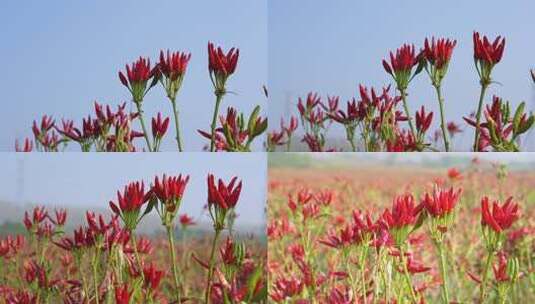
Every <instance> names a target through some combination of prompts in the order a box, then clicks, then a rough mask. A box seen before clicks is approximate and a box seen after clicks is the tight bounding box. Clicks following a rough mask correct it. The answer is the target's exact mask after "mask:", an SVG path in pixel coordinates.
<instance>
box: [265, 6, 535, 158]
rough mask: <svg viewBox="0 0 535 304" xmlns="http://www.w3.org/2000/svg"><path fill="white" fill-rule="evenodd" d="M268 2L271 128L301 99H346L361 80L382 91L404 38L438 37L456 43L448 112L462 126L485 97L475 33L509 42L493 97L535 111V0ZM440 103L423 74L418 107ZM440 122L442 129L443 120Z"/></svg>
mask: <svg viewBox="0 0 535 304" xmlns="http://www.w3.org/2000/svg"><path fill="white" fill-rule="evenodd" d="M327 3H328V4H327ZM268 7H269V8H268V9H269V17H268V20H269V21H268V22H269V26H268V27H269V34H268V36H269V53H268V54H269V55H268V56H269V72H268V75H269V85H270V94H271V100H272V101H271V102H270V105H269V106H270V107H269V111H270V119H271V121H275V122H276V123H272V124H271V125H270V126H271V128H277V127H278V121H279V119H280V117H287V116H288V114H289V113H297V110H296V109H295V105H296V104H297V97H298V96H305V95H306V93H307V92H309V91H317V92H319V93H321V94H322V95H323V96H326V95H327V94H330V95H340V96H341V101H343V103H344V104H345V102H346V101H347V100H348V99H349V98H351V97H353V96H355V95H356V94H357V88H358V84H359V83H362V84H365V85H366V86H368V87H369V86H374V87H379V88H380V87H382V86H384V85H388V84H389V83H392V81H391V78H390V75H388V74H387V73H386V72H385V71H384V69H383V67H382V65H381V60H382V59H383V58H385V57H386V56H387V55H388V52H389V51H390V50H395V49H396V48H398V47H399V46H401V45H402V44H403V43H406V42H410V43H414V44H415V45H416V46H417V47H421V46H422V45H423V41H424V39H425V38H426V37H431V36H433V35H435V36H437V37H449V38H453V39H456V40H457V47H456V48H455V50H454V53H453V58H452V62H451V65H450V70H449V72H448V75H447V76H446V78H445V80H444V82H443V91H444V97H445V103H446V117H447V118H448V120H454V121H456V122H458V123H459V122H461V117H462V116H463V115H467V114H469V113H470V112H472V111H474V110H475V108H476V106H477V99H478V96H479V83H478V78H477V73H476V71H475V68H474V64H473V57H472V56H473V52H472V47H473V46H472V32H473V31H474V30H477V31H480V32H481V33H482V34H486V35H488V36H489V37H492V39H494V37H496V36H497V35H504V36H505V37H506V40H507V43H506V44H507V45H506V50H505V55H504V57H503V60H502V62H501V63H500V64H498V66H497V67H496V68H495V70H494V72H493V76H494V80H496V81H498V82H500V83H501V85H498V84H496V85H493V86H492V87H491V89H490V90H489V91H488V93H487V96H488V97H487V99H486V101H487V102H488V101H489V100H490V96H491V95H492V94H498V95H500V96H502V97H504V98H505V99H507V100H510V101H511V102H512V103H513V104H518V103H519V102H520V101H522V100H524V101H526V102H528V104H529V106H528V107H529V109H531V110H532V109H533V108H534V106H535V86H534V85H533V83H532V82H531V78H530V77H529V69H530V68H535V40H534V39H533V33H532V29H533V28H535V18H533V12H534V11H535V2H533V1H509V2H498V1H495V2H492V3H491V2H489V1H483V0H476V1H461V0H451V1H447V2H444V1H399V0H382V1H349V0H346V1H329V2H325V1H320V0H309V1H306V5H305V4H304V2H303V1H298V0H271V1H269V4H268ZM436 103H437V102H436V97H435V95H434V91H433V88H432V87H431V86H430V82H429V79H428V77H427V75H426V74H425V73H422V74H421V75H419V76H418V77H417V78H416V79H415V80H414V81H413V82H412V83H411V85H410V87H409V106H410V108H411V112H413V113H414V112H415V111H416V110H417V107H419V106H420V105H422V104H424V105H425V106H426V107H427V108H429V109H432V110H434V111H435V112H436V111H437V110H438V106H437V105H436ZM434 126H435V127H438V120H437V119H436V118H435V119H434ZM341 131H342V130H340V129H338V130H336V131H335V132H337V134H338V135H340V134H343V133H341ZM333 134H334V133H333ZM472 136H473V133H472V130H469V133H466V134H465V135H463V138H462V139H461V144H460V145H462V147H456V148H457V149H459V148H460V149H465V148H466V147H467V146H465V144H466V141H470V140H471V139H472ZM532 137H533V135H532ZM531 148H532V149H534V148H535V145H533V144H532V145H531Z"/></svg>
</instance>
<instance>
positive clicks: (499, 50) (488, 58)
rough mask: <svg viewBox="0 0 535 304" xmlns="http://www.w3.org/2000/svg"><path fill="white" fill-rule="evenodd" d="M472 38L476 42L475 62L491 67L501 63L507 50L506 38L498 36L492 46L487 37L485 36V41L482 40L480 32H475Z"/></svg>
mask: <svg viewBox="0 0 535 304" xmlns="http://www.w3.org/2000/svg"><path fill="white" fill-rule="evenodd" d="M472 38H473V41H474V59H475V60H477V61H481V62H483V63H486V64H488V65H491V66H492V65H495V64H496V63H498V62H500V60H501V59H502V55H503V50H504V49H505V38H503V39H502V37H501V36H498V37H496V39H495V40H494V42H493V43H492V44H491V43H490V42H489V40H488V38H487V36H483V39H481V38H480V36H479V33H478V32H474V34H473V37H472Z"/></svg>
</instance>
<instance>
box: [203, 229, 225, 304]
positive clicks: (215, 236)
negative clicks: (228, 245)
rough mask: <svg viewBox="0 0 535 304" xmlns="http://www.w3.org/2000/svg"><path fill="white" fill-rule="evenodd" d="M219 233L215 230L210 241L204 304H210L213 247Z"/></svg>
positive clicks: (213, 260) (213, 261) (218, 230)
mask: <svg viewBox="0 0 535 304" xmlns="http://www.w3.org/2000/svg"><path fill="white" fill-rule="evenodd" d="M220 233H221V230H220V229H216V230H215V235H214V239H213V240H212V249H211V251H210V263H209V264H208V276H207V278H206V294H205V296H204V303H205V304H208V303H210V302H209V301H210V291H211V289H212V276H213V274H214V264H215V259H214V257H215V247H216V245H217V239H218V238H219V234H220Z"/></svg>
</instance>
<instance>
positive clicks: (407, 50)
mask: <svg viewBox="0 0 535 304" xmlns="http://www.w3.org/2000/svg"><path fill="white" fill-rule="evenodd" d="M417 64H418V56H417V54H416V51H415V49H414V45H409V44H404V45H403V46H401V47H400V48H399V49H397V50H396V54H395V55H394V54H393V53H392V52H390V64H389V63H388V62H387V61H386V60H384V59H383V67H384V69H385V71H386V72H387V73H388V74H390V75H392V76H394V75H395V74H398V73H410V72H411V70H412V68H413V67H414V66H415V65H417Z"/></svg>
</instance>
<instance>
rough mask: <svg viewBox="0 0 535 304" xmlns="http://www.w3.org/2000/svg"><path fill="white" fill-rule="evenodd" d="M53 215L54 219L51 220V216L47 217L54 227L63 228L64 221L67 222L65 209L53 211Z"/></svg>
mask: <svg viewBox="0 0 535 304" xmlns="http://www.w3.org/2000/svg"><path fill="white" fill-rule="evenodd" d="M54 214H55V216H56V218H55V219H53V218H52V217H51V216H49V215H48V218H49V219H50V221H51V222H52V223H54V225H56V226H63V225H65V221H66V220H67V210H66V209H56V210H54Z"/></svg>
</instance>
